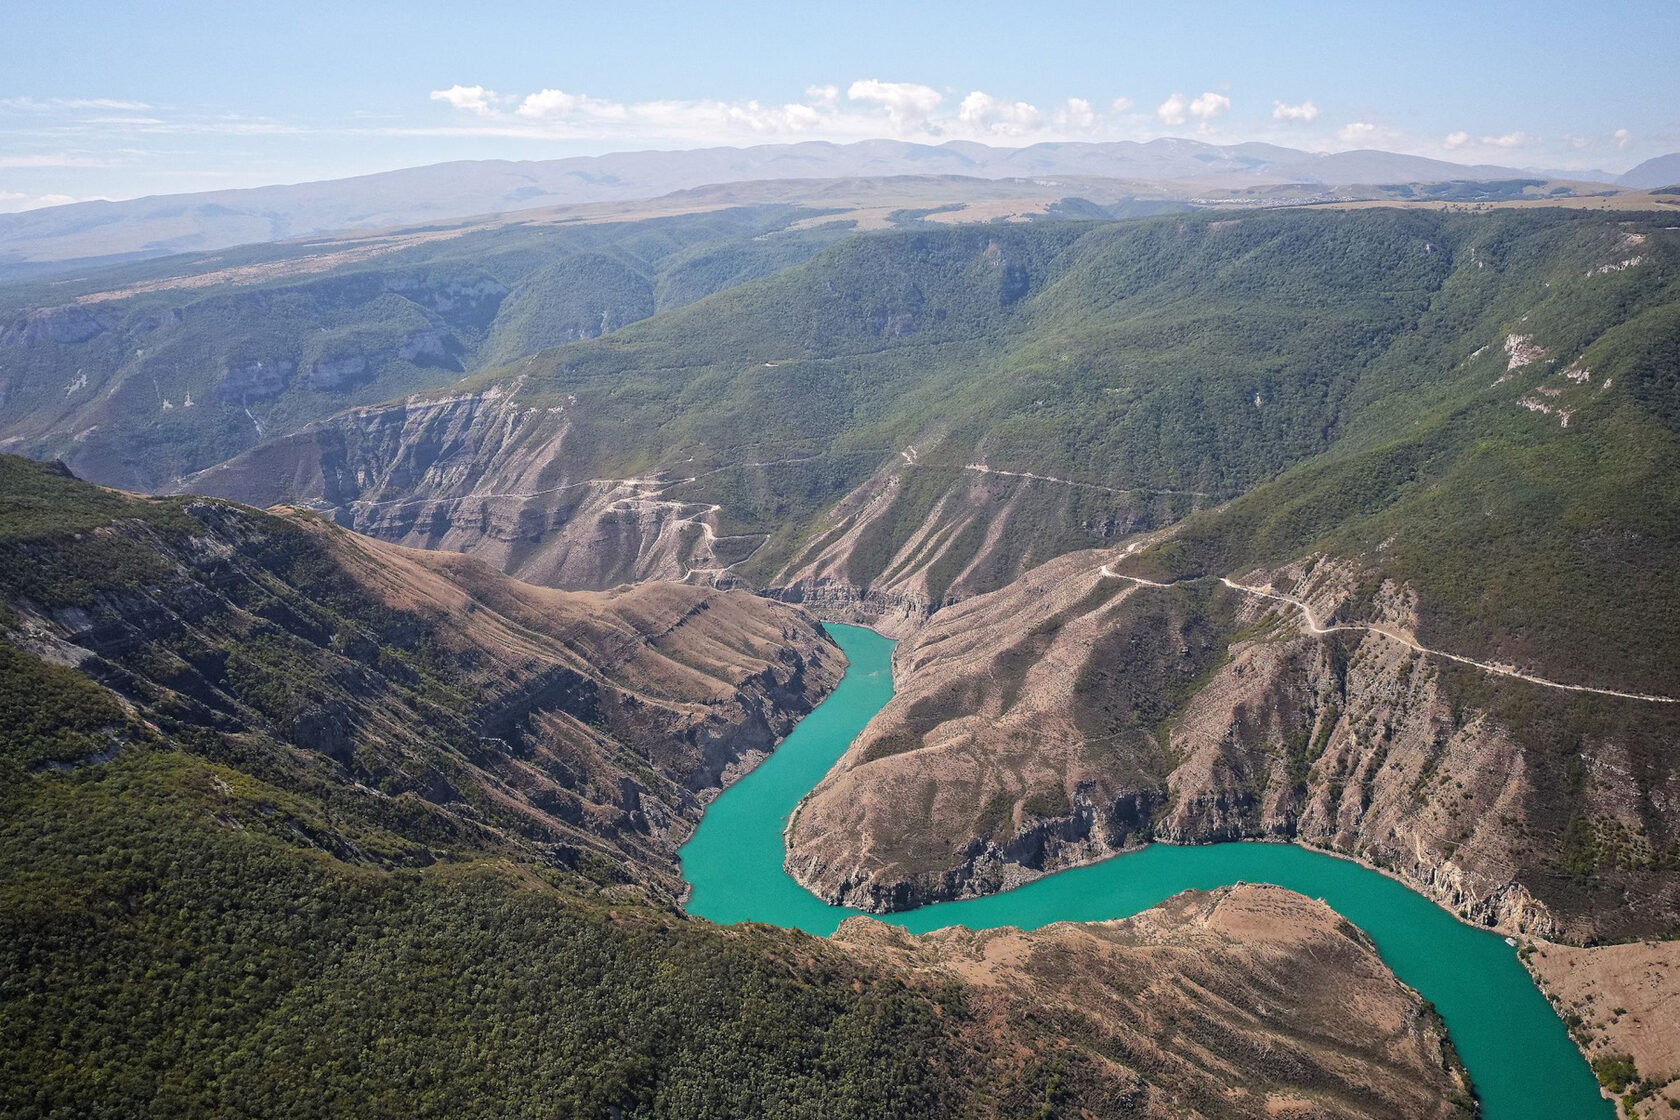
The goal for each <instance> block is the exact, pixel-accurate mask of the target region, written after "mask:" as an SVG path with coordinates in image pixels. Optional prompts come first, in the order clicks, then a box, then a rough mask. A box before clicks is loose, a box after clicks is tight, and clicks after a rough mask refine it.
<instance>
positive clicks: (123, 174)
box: [0, 0, 1680, 210]
mask: <svg viewBox="0 0 1680 1120" xmlns="http://www.w3.org/2000/svg"><path fill="white" fill-rule="evenodd" d="M8 8H9V10H8V12H7V15H6V20H5V23H6V26H5V34H4V38H3V41H0V209H12V210H15V209H23V208H26V207H29V206H33V205H41V204H43V203H44V202H51V201H67V200H71V199H81V198H93V197H108V198H124V197H132V196H135V195H142V194H159V193H169V192H175V191H189V190H213V189H219V188H223V187H238V186H255V185H260V184H264V183H275V182H299V181H305V180H311V179H321V178H331V177H337V176H342V175H353V174H358V173H362V172H368V171H377V170H385V169H389V168H394V167H404V166H413V165H417V164H424V163H434V162H438V161H441V160H448V159H482V158H507V159H545V158H552V157H556V156H563V155H575V154H588V153H595V152H602V151H611V150H618V149H627V148H668V147H695V146H701V145H710V144H734V145H746V144H754V143H768V142H779V141H797V140H808V139H826V140H852V139H861V138H864V137H871V136H890V137H898V138H903V139H911V140H918V141H924V142H931V143H939V142H942V141H945V140H951V139H977V140H984V141H986V142H989V143H994V144H1009V145H1019V144H1027V143H1032V142H1034V141H1038V140H1052V139H1058V140H1066V139H1095V140H1105V139H1151V138H1154V137H1158V136H1193V137H1197V138H1201V139H1206V140H1209V141H1212V142H1216V143H1234V142H1238V141H1242V140H1265V141H1270V142H1273V143H1282V144H1288V145H1291V146H1295V147H1303V148H1310V149H1315V150H1341V149H1346V148H1359V147H1381V148H1388V149H1391V150H1396V151H1408V152H1417V153H1420V154H1425V155H1432V156H1438V157H1442V158H1448V159H1456V160H1460V161H1463V162H1480V163H1499V164H1504V165H1509V166H1515V167H1544V168H1603V169H1607V170H1609V171H1613V172H1619V171H1623V170H1626V169H1627V168H1628V167H1631V166H1632V165H1633V164H1635V163H1638V162H1639V161H1640V160H1642V159H1644V158H1646V157H1648V156H1652V155H1657V154H1661V153H1663V152H1668V151H1674V150H1680V4H1675V3H1673V2H1672V0H1663V2H1660V3H1659V2H1646V0H1640V2H1631V0H1629V2H1621V3H1618V2H1614V0H1610V2H1603V3H1598V4H1581V3H1579V2H1578V0H1574V2H1570V3H1554V2H1551V0H1538V2H1533V3H1527V4H1515V3H1502V2H1491V3H1490V2H1479V0H1459V2H1456V3H1436V2H1433V0H1429V2H1419V0H1413V2H1411V3H1406V4H1385V5H1377V4H1357V5H1356V4H1330V3H1297V2H1290V3H1261V2H1258V0H1255V2H1252V3H1247V4H1236V3H1218V2H1213V0H1206V2H1204V3H1201V4H1197V5H1194V6H1169V5H1166V4H1163V3H1153V4H1131V3H1103V4H1099V3H1072V2H1068V3H1054V2H1041V3H1037V4H1025V3H1014V4H1002V3H999V4H988V3H981V2H978V0H971V2H970V3H966V4H956V3H926V4H916V5H910V4H878V3H844V4H841V3H828V4H801V3H779V4H768V3H736V4H729V5H707V4H700V3H691V4H636V3H600V2H597V3H592V4H587V5H584V4H570V3H548V4H520V5H515V4H500V5H495V6H489V5H484V6H481V5H468V4H462V3H451V4H442V3H435V4H434V3H425V2H421V0H413V2H410V3H401V4H397V3H352V2H349V0H341V2H339V3H333V4H325V3H313V2H291V3H265V4H255V3H233V2H227V3H214V4H212V3H151V4H134V3H91V2H76V0H60V2H57V3H53V2H48V0H19V2H18V3H17V4H14V5H9V6H8Z"/></svg>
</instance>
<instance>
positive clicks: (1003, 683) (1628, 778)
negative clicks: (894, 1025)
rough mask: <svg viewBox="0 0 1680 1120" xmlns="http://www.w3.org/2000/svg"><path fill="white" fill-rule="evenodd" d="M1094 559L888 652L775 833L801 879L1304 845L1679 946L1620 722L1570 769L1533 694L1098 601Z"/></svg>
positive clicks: (927, 880) (1406, 656) (1529, 915)
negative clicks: (881, 691) (1534, 707)
mask: <svg viewBox="0 0 1680 1120" xmlns="http://www.w3.org/2000/svg"><path fill="white" fill-rule="evenodd" d="M1104 559H1105V556H1104V554H1095V553H1092V554H1076V555H1073V556H1069V557H1064V558H1063V559H1061V560H1058V561H1055V562H1053V563H1051V564H1048V565H1045V566H1044V567H1043V568H1040V569H1037V570H1035V571H1034V572H1033V573H1030V574H1029V575H1028V576H1027V577H1026V578H1025V579H1023V580H1022V581H1020V583H1019V584H1017V585H1015V586H1013V587H1011V588H1010V589H1008V590H1006V591H1003V592H999V593H997V594H994V595H987V596H980V597H978V598H975V599H973V600H969V601H967V602H964V603H961V604H957V605H956V606H953V607H949V608H947V609H945V610H943V611H941V612H939V613H938V614H936V615H934V616H933V617H932V618H931V619H930V620H929V621H928V622H926V623H925V624H924V625H923V626H922V627H921V628H919V629H918V630H916V631H915V632H914V634H913V635H912V636H911V637H910V638H909V639H907V640H906V641H904V643H903V644H902V645H901V646H900V648H899V651H898V655H897V658H896V670H897V677H898V693H897V695H896V696H895V698H894V700H893V701H892V702H891V703H890V704H889V705H888V706H887V708H886V709H884V710H883V711H882V713H881V715H880V716H879V717H877V719H876V720H875V721H874V722H873V723H872V724H871V725H870V727H869V728H868V729H867V730H866V731H865V733H864V735H863V736H862V737H860V739H859V740H858V742H857V743H855V744H853V746H852V748H851V750H850V751H848V753H847V755H846V756H845V757H844V758H843V759H842V761H841V763H840V764H839V765H838V766H837V767H836V768H835V770H834V772H832V773H831V774H830V775H829V776H828V777H827V778H826V779H825V780H824V782H823V783H822V784H820V785H819V786H818V787H817V788H816V789H815V790H814V791H813V793H812V795H811V797H810V798H809V799H808V800H807V801H806V803H805V804H804V805H803V806H802V808H801V811H800V812H799V814H798V815H797V816H796V818H795V820H794V823H793V825H792V826H791V828H790V830H789V857H788V867H789V870H790V871H792V872H793V873H794V875H795V876H796V877H797V878H799V879H800V880H801V881H802V882H804V883H805V884H807V885H808V886H809V887H811V888H812V889H813V890H815V891H817V892H818V893H819V894H821V895H823V896H824V897H826V898H829V899H831V900H834V901H844V902H846V903H848V904H851V905H856V906H860V907H863V908H866V909H876V910H880V909H897V908H901V907H907V906H913V905H916V904H918V903H920V902H924V901H929V900H933V899H942V898H954V897H965V896H970V895H974V894H982V893H988V892H991V891H995V890H1000V889H1005V888H1007V887H1009V886H1011V885H1014V884H1015V883H1018V882H1021V881H1023V880H1025V879H1028V878H1032V877H1035V876H1037V875H1039V874H1042V873H1044V872H1047V871H1052V870H1056V869H1059V868H1063V867H1068V866H1072V865H1075V864H1078V863H1083V862H1088V861H1090V860H1093V859H1098V858H1101V857H1103V856H1105V855H1108V854H1111V853H1113V852H1117V851H1121V850H1124V849H1126V848H1128V847H1134V846H1136V845H1138V844H1140V843H1143V842H1145V841H1147V840H1150V839H1161V840H1168V841H1173V842H1178V843H1205V842H1210V841H1218V840H1236V839H1273V840H1295V841H1300V842H1304V843H1308V844H1312V845H1315V846H1320V847H1324V848H1328V849H1331V850H1334V851H1339V852H1344V853H1347V854H1349V855H1354V856H1357V857H1359V858H1361V859H1364V860H1366V861H1368V862H1371V863H1373V864H1375V865H1377V866H1379V867H1382V868H1385V869H1387V870H1390V871H1392V872H1393V873H1395V874H1397V875H1399V876H1400V877H1401V878H1403V879H1405V880H1406V881H1407V882H1408V883H1409V884H1410V885H1411V886H1413V887H1414V888H1415V889H1418V890H1420V891H1422V892H1424V893H1425V894H1427V895H1429V896H1430V897H1432V898H1435V899H1437V900H1438V901H1440V902H1441V903H1442V904H1444V905H1446V906H1448V907H1449V908H1452V909H1454V910H1456V911H1457V912H1458V913H1460V914H1462V915H1463V916H1464V917H1466V918H1467V919H1469V920H1472V921H1476V922H1480V923H1484V924H1487V925H1492V926H1496V927H1498V928H1501V929H1506V930H1510V931H1513V932H1515V931H1528V932H1534V933H1539V934H1544V935H1547V936H1569V937H1575V938H1584V937H1593V936H1603V935H1605V934H1608V933H1611V932H1612V931H1621V930H1627V931H1633V930H1639V929H1649V930H1654V929H1666V928H1671V927H1672V925H1673V923H1674V921H1675V917H1674V916H1675V913H1676V909H1677V906H1676V903H1677V898H1680V893H1677V891H1680V886H1677V884H1676V881H1675V875H1674V874H1673V872H1671V871H1667V870H1665V868H1666V867H1667V863H1666V861H1665V859H1664V857H1662V856H1660V855H1659V854H1657V853H1660V852H1662V851H1665V850H1672V849H1673V844H1674V838H1673V836H1672V835H1671V831H1672V830H1671V826H1669V825H1666V824H1663V823H1661V822H1659V821H1657V820H1656V819H1655V814H1653V813H1652V812H1651V811H1650V810H1651V808H1652V807H1653V806H1655V805H1657V804H1666V803H1668V800H1669V799H1671V798H1673V797H1674V795H1675V794H1674V791H1675V789H1676V783H1677V781H1680V778H1677V777H1676V776H1675V775H1673V774H1661V773H1649V772H1648V773H1646V774H1636V773H1635V771H1634V768H1633V767H1631V766H1629V765H1628V763H1627V759H1628V758H1629V757H1630V756H1629V754H1628V751H1629V747H1630V744H1637V742H1639V741H1640V739H1641V738H1642V737H1643V738H1649V737H1650V736H1652V735H1660V734H1661V728H1660V727H1657V726H1655V725H1652V724H1650V723H1649V722H1648V721H1647V722H1640V721H1641V720H1642V719H1645V718H1646V716H1645V713H1641V712H1639V711H1637V710H1635V709H1636V708H1637V705H1636V704H1634V703H1633V702H1624V701H1610V702H1609V705H1610V707H1612V708H1615V709H1618V710H1622V713H1623V716H1624V717H1625V720H1624V722H1623V723H1620V724H1618V723H1616V722H1615V720H1614V718H1611V717H1606V716H1605V715H1604V714H1603V713H1601V714H1600V717H1599V718H1598V720H1597V723H1596V725H1595V726H1596V733H1594V734H1585V735H1583V738H1582V740H1581V741H1580V743H1579V750H1580V751H1581V754H1580V756H1579V757H1581V758H1584V759H1585V760H1586V766H1587V767H1589V768H1590V770H1588V771H1586V772H1582V771H1581V770H1580V769H1579V768H1578V767H1577V768H1576V769H1571V766H1570V764H1569V762H1568V758H1567V757H1566V756H1567V755H1568V754H1569V753H1571V752H1567V751H1560V750H1559V749H1558V748H1557V747H1556V745H1555V735H1556V729H1557V728H1558V727H1559V726H1570V720H1569V719H1568V718H1566V717H1565V716H1561V715H1554V714H1553V713H1550V712H1548V713H1547V717H1546V718H1544V719H1538V720H1536V719H1534V718H1533V717H1532V715H1530V716H1529V717H1528V718H1527V719H1525V718H1524V717H1523V715H1522V712H1523V711H1524V708H1523V705H1525V704H1532V703H1535V702H1557V701H1556V700H1555V698H1554V697H1551V696H1542V697H1540V698H1538V701H1537V698H1536V697H1535V696H1534V693H1535V691H1536V689H1537V686H1534V685H1531V684H1525V683H1522V682H1509V681H1503V680H1501V679H1497V678H1495V679H1492V680H1490V679H1489V678H1488V677H1487V676H1486V675H1485V674H1481V673H1479V672H1478V671H1477V670H1474V669H1459V668H1457V667H1453V666H1451V665H1450V663H1444V662H1442V661H1440V660H1439V659H1435V658H1431V657H1429V656H1426V655H1422V654H1419V653H1417V652H1415V651H1414V650H1412V649H1409V648H1408V647H1407V646H1405V645H1403V644H1401V643H1400V642H1397V641H1394V640H1391V639H1389V638H1387V637H1384V636H1382V635H1378V634H1371V633H1368V632H1360V633H1345V634H1333V635H1329V636H1314V635H1309V634H1306V633H1304V632H1303V630H1302V626H1301V614H1300V612H1299V611H1298V610H1297V609H1296V608H1294V607H1293V606H1288V605H1285V604H1281V603H1279V602H1278V601H1275V600H1269V599H1265V598H1262V597H1258V596H1254V595H1250V594H1245V593H1242V592H1240V591H1236V590H1233V589H1230V588H1225V587H1222V586H1220V585H1218V584H1217V583H1214V582H1212V581H1201V582H1196V583H1189V584H1181V585H1178V586H1174V587H1151V586H1146V585H1140V584H1138V583H1134V582H1130V581H1127V580H1123V579H1117V578H1112V577H1107V576H1104V575H1103V574H1102V571H1101V565H1102V562H1103V560H1104ZM1238 582H1243V583H1247V584H1251V585H1257V586H1258V585H1264V586H1276V587H1278V588H1293V589H1295V590H1294V594H1296V595H1297V596H1298V597H1300V598H1303V599H1304V600H1305V601H1307V602H1308V603H1309V604H1310V605H1312V607H1313V610H1314V614H1315V617H1317V618H1320V619H1322V618H1328V617H1332V616H1335V615H1336V612H1337V611H1338V610H1340V611H1342V612H1344V613H1343V615H1342V617H1346V613H1345V612H1347V611H1348V610H1351V609H1354V608H1355V606H1357V608H1358V609H1360V610H1362V611H1363V612H1365V613H1364V614H1362V615H1361V617H1364V618H1367V619H1369V620H1370V621H1372V622H1373V623H1375V624H1378V625H1381V626H1384V627H1386V628H1388V629H1390V630H1391V631H1392V632H1394V633H1396V634H1410V633H1411V631H1412V629H1413V628H1414V627H1415V625H1416V613H1415V612H1416V604H1415V600H1414V599H1413V598H1412V597H1410V596H1409V595H1407V594H1406V593H1404V592H1403V590H1402V589H1399V588H1396V587H1394V586H1393V585H1386V586H1383V587H1380V588H1377V589H1375V590H1374V591H1373V590H1371V589H1369V588H1367V589H1365V592H1364V595H1365V598H1363V599H1358V598H1356V596H1355V591H1356V589H1357V588H1358V586H1359V584H1360V578H1359V573H1358V572H1357V571H1356V570H1355V569H1354V567H1352V566H1350V565H1347V564H1329V563H1310V562H1302V563H1300V564H1297V565H1292V566H1290V567H1288V568H1285V569H1280V570H1277V571H1274V572H1266V573H1254V574H1252V575H1251V576H1249V577H1245V578H1244V579H1243V580H1240V581H1238ZM1443 665H1445V666H1446V668H1443ZM1562 702H1563V703H1568V701H1567V700H1564V701H1562ZM1647 707H1649V706H1647ZM1612 715H1613V714H1612ZM1576 746H1577V745H1576V744H1575V743H1571V744H1569V747H1570V748H1571V749H1574V748H1576ZM1618 760H1619V763H1620V764H1619V765H1618ZM1583 837H1596V838H1622V839H1624V840H1625V843H1623V845H1622V846H1620V847H1617V846H1615V842H1614V841H1612V840H1607V839H1598V840H1592V839H1583ZM1612 898H1615V899H1616V901H1611V900H1612Z"/></svg>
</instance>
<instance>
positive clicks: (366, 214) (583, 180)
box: [0, 139, 1524, 264]
mask: <svg viewBox="0 0 1680 1120" xmlns="http://www.w3.org/2000/svg"><path fill="white" fill-rule="evenodd" d="M906 173H913V174H928V173H945V174H961V175H970V176H978V177H982V178H1008V177H1017V176H1022V175H1026V176H1037V175H1083V176H1095V177H1102V178H1115V179H1126V180H1143V181H1153V182H1174V183H1181V184H1204V185H1206V186H1209V187H1217V186H1224V187H1237V186H1253V185H1256V184H1263V183H1271V184H1281V183H1295V182H1298V183H1308V184H1320V185H1337V184H1351V183H1373V182H1397V181H1413V180H1416V181H1428V182H1436V181H1444V180H1449V179H1473V178H1501V179H1509V178H1520V177H1522V176H1523V174H1524V173H1523V172H1522V171H1520V170H1518V169H1514V168H1509V167H1501V166H1497V165H1461V164H1454V163H1448V162H1446V161H1442V160H1435V159H1429V158H1426V157H1419V156H1407V155H1401V154H1397V153H1392V152H1381V151H1377V150H1374V149H1367V150H1355V151H1347V152H1336V153H1311V152H1305V151H1300V150H1296V149H1289V148H1280V147H1277V146H1274V145H1269V144H1258V143H1245V144H1235V145H1227V146H1220V145H1213V144H1207V143H1204V142H1202V141H1197V140H1188V139H1160V140H1153V141H1148V142H1138V141H1130V140H1123V141H1109V142H1067V143H1046V144H1035V145H1031V146H1029V147H1024V148H994V147H989V146H987V145H984V144H979V143H976V142H972V141H964V142H953V143H947V144H942V145H927V144H913V143H909V142H906V141H892V140H866V141H858V142H855V143H852V144H833V143H829V142H826V141H807V142H804V143H797V144H770V145H760V146H757V147H750V148H699V149H690V150H685V151H676V152H663V151H639V152H619V153H611V154H607V155H600V156H572V157H566V158H562V159H555V160H542V161H509V160H485V161H455V162H451V163H443V164H433V165H428V166H425V167H419V168H403V169H399V170H394V171H384V172H375V173H371V174H367V175H361V176H355V177H352V178H349V179H335V180H322V181H318V182H311V183H299V184H288V185H284V186H272V187H248V188H238V189H234V190H224V191H206V192H200V193H196V194H187V195H162V196H152V197H147V198H141V199H132V200H126V201H120V202H78V203H70V204H67V205H64V206H55V207H47V208H44V209H40V210H32V211H25V212H23V213H19V214H9V215H0V264H6V263H19V262H52V261H65V260H71V259H77V258H111V257H113V256H130V257H132V256H140V257H146V256H162V255H167V254H169V253H172V252H180V251H186V250H204V249H213V248H221V247H225V246H231V245H236V244H246V243H251V242H260V241H270V240H278V239H281V238H286V237H299V236H304V235H307V234H313V233H322V232H327V231H335V230H349V229H370V228H381V227H387V226H396V225H413V224H417V223H420V222H427V221H442V220H451V219H460V218H463V217H467V216H471V215H478V214H488V213H493V212H505V211H515V210H522V209H528V208H532V207H542V206H554V205H563V204H575V203H580V202H597V201H606V200H624V199H632V198H647V197H651V196H656V195H663V194H666V193H669V192H671V191H675V190H682V189H689V188H694V187H699V186H703V185H706V184H712V183H723V182H731V181H741V180H748V179H776V178H831V177H836V176H858V175H866V176H878V175H885V174H906Z"/></svg>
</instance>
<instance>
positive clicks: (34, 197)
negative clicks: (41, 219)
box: [0, 191, 82, 214]
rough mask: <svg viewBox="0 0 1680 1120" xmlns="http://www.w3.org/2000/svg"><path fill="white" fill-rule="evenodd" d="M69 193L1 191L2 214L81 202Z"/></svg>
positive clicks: (0, 205)
mask: <svg viewBox="0 0 1680 1120" xmlns="http://www.w3.org/2000/svg"><path fill="white" fill-rule="evenodd" d="M80 201H82V200H81V199H79V198H73V197H72V196H70V195H67V194H22V193H20V192H18V191H0V214H16V213H18V212H19V211H20V210H39V209H40V208H41V207H43V206H63V205H65V204H66V203H70V202H80Z"/></svg>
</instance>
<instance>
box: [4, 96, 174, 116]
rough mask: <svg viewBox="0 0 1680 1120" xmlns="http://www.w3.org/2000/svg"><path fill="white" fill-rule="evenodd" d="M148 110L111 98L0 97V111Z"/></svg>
mask: <svg viewBox="0 0 1680 1120" xmlns="http://www.w3.org/2000/svg"><path fill="white" fill-rule="evenodd" d="M150 108H151V106H150V105H148V104H146V102H144V101H119V100H117V99H116V98H112V97H0V109H28V110H34V111H45V110H50V109H109V110H116V111H119V112H125V113H132V112H139V111H140V110H142V109H150Z"/></svg>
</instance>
